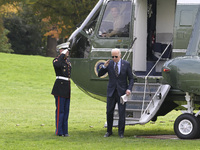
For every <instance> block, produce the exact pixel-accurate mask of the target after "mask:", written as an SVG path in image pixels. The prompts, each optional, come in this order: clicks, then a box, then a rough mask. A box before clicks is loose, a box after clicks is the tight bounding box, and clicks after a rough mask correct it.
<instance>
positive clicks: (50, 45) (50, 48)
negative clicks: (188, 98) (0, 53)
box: [46, 36, 57, 57]
mask: <svg viewBox="0 0 200 150" xmlns="http://www.w3.org/2000/svg"><path fill="white" fill-rule="evenodd" d="M56 46H57V40H56V39H55V38H52V37H51V36H48V37H47V53H46V56H47V57H56V56H57V52H56Z"/></svg>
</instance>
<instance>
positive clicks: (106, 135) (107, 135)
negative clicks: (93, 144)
mask: <svg viewBox="0 0 200 150" xmlns="http://www.w3.org/2000/svg"><path fill="white" fill-rule="evenodd" d="M111 135H112V133H109V132H106V134H105V135H104V137H109V136H111Z"/></svg>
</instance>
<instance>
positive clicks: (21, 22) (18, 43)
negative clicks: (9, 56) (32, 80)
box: [4, 5, 44, 55]
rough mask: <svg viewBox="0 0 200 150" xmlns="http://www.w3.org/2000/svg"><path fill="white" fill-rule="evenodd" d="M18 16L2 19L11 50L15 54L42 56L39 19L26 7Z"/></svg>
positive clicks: (24, 6) (13, 15)
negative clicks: (7, 31) (7, 32)
mask: <svg viewBox="0 0 200 150" xmlns="http://www.w3.org/2000/svg"><path fill="white" fill-rule="evenodd" d="M22 8H23V9H22V11H19V12H18V14H12V15H9V17H4V26H5V28H7V29H8V30H9V31H10V33H9V34H8V38H9V39H10V42H11V45H12V49H13V50H14V52H15V53H17V54H28V55H44V54H43V51H42V49H41V48H42V32H41V19H40V18H38V16H37V15H34V14H33V13H32V10H31V8H30V7H29V6H28V5H23V6H22Z"/></svg>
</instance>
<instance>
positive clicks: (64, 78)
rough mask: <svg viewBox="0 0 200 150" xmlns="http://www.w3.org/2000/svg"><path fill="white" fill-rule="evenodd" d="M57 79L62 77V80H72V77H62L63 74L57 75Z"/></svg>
mask: <svg viewBox="0 0 200 150" xmlns="http://www.w3.org/2000/svg"><path fill="white" fill-rule="evenodd" d="M56 79H62V80H66V81H69V80H70V78H67V77H62V76H56Z"/></svg>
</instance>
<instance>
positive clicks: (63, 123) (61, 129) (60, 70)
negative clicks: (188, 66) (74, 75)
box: [51, 45, 71, 137]
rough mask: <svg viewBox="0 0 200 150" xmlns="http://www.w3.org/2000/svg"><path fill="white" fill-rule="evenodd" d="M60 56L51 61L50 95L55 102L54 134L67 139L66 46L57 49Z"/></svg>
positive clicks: (68, 63)
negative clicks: (52, 67) (51, 83)
mask: <svg viewBox="0 0 200 150" xmlns="http://www.w3.org/2000/svg"><path fill="white" fill-rule="evenodd" d="M59 52H60V55H59V56H58V57H57V58H55V59H54V60H53V66H54V70H55V73H56V81H55V83H54V86H53V89H52V93H51V94H53V95H54V97H55V101H56V115H55V116H56V132H55V134H56V135H58V136H63V137H67V136H69V134H68V116H69V108H70V92H71V89H70V88H71V87H70V75H71V63H70V61H69V59H68V56H69V50H68V49H67V47H66V45H61V46H60V47H59Z"/></svg>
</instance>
